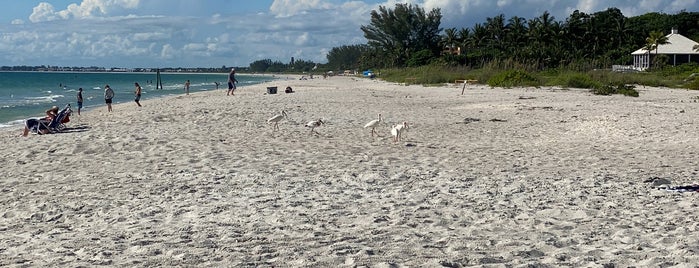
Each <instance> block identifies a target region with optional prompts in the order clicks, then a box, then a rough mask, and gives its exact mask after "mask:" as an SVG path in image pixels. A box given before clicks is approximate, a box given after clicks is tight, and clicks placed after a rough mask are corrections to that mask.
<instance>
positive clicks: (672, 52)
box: [631, 29, 699, 71]
mask: <svg viewBox="0 0 699 268" xmlns="http://www.w3.org/2000/svg"><path fill="white" fill-rule="evenodd" d="M665 37H667V41H668V42H669V43H668V44H664V45H658V49H657V54H658V55H660V54H664V55H667V56H668V57H669V58H670V61H669V62H668V63H669V64H672V66H676V65H680V64H683V63H690V62H696V63H699V51H696V50H694V46H696V45H699V43H697V42H695V41H693V40H692V39H689V38H687V37H684V36H683V35H681V34H679V33H677V29H672V32H670V34H668V35H666V36H665ZM631 55H633V68H634V69H636V70H640V71H643V70H646V69H648V68H649V67H650V63H651V60H652V59H653V57H655V55H656V50H655V49H652V50H651V51H650V53H648V50H645V49H643V48H641V49H639V50H636V51H634V52H633V53H631Z"/></svg>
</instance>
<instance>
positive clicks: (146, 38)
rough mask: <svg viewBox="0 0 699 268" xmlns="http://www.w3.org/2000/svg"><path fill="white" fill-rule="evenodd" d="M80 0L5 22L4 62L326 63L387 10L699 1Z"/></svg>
mask: <svg viewBox="0 0 699 268" xmlns="http://www.w3.org/2000/svg"><path fill="white" fill-rule="evenodd" d="M73 1H74V2H76V4H71V5H69V6H66V7H56V6H53V5H51V4H49V3H40V4H37V5H36V7H34V9H33V12H31V15H30V16H29V17H28V18H22V19H17V20H14V21H12V24H6V25H2V24H0V61H3V62H5V63H4V64H9V65H42V64H49V65H63V66H92V65H96V66H122V67H151V66H153V65H157V66H183V67H184V66H198V67H207V66H221V65H227V66H245V65H247V64H249V63H251V62H253V61H256V60H261V59H272V60H280V61H283V62H287V61H288V60H289V59H290V58H291V57H292V56H293V57H295V58H296V59H303V60H311V61H315V62H325V60H326V58H325V55H326V53H327V51H329V50H330V49H332V48H333V47H337V46H342V45H352V44H362V43H365V42H366V40H365V39H364V37H363V33H362V31H361V30H360V29H359V28H360V26H361V25H367V24H368V23H369V19H370V17H369V14H370V12H371V10H372V9H374V8H377V7H378V6H379V5H382V6H386V7H388V8H393V7H394V6H395V4H396V3H410V4H417V5H419V6H421V7H423V8H424V9H425V10H426V11H429V10H431V9H432V8H440V9H441V11H442V14H443V18H442V28H450V27H456V28H460V27H472V26H473V24H474V23H481V22H484V21H485V19H486V18H487V17H494V16H497V15H499V14H504V15H505V17H506V18H510V17H512V16H520V17H523V18H534V17H538V16H540V15H541V14H542V13H543V12H544V11H549V12H550V13H551V15H552V16H554V17H555V19H556V20H559V21H561V20H565V19H566V18H567V16H568V15H570V13H571V12H572V11H573V10H576V9H579V10H581V11H583V12H586V13H593V12H597V11H602V10H605V9H607V8H608V7H618V8H619V9H620V10H622V12H624V15H626V16H636V15H640V14H644V13H647V12H658V11H659V12H665V13H673V12H677V11H679V10H682V9H688V10H690V11H695V10H696V7H697V1H699V0H667V1H657V0H640V1H638V0H611V1H603V0H577V1H573V0H570V1H568V0H409V1H404V0H386V1H384V2H382V3H375V2H373V3H368V2H365V1H359V0H355V1H344V0H296V1H294V0H274V1H269V2H271V3H272V4H271V5H269V6H267V7H263V8H260V9H259V10H254V11H250V12H248V13H236V12H238V10H239V9H236V8H230V9H229V8H226V7H228V6H232V5H231V2H236V1H239V2H242V1H243V0H236V1H231V0H207V1H200V0H148V1H138V0H82V1H80V0H73ZM661 2H662V3H661ZM250 3H252V2H250ZM254 3H257V4H259V2H254ZM207 5H208V6H207ZM250 5H252V4H250ZM194 6H199V7H197V8H193V7H194ZM25 20H26V21H28V22H29V23H24V21H25Z"/></svg>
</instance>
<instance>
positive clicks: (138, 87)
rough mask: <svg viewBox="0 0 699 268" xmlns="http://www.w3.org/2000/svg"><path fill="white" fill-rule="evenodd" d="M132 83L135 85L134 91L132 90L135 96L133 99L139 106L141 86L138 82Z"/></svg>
mask: <svg viewBox="0 0 699 268" xmlns="http://www.w3.org/2000/svg"><path fill="white" fill-rule="evenodd" d="M134 85H135V86H136V91H134V93H135V94H136V98H135V99H134V100H135V101H136V104H138V107H141V103H140V101H141V86H140V85H139V84H138V83H134Z"/></svg>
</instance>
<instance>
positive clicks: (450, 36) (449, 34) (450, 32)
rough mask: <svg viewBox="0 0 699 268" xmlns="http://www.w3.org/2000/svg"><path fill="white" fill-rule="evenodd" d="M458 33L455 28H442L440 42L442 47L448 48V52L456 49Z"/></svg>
mask: <svg viewBox="0 0 699 268" xmlns="http://www.w3.org/2000/svg"><path fill="white" fill-rule="evenodd" d="M458 39H459V38H458V35H457V32H456V28H449V29H445V30H444V35H443V36H442V43H443V45H444V48H447V49H449V54H452V53H454V51H456V44H457V43H458Z"/></svg>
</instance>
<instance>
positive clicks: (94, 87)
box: [92, 87, 102, 89]
mask: <svg viewBox="0 0 699 268" xmlns="http://www.w3.org/2000/svg"><path fill="white" fill-rule="evenodd" d="M92 89H102V88H100V87H93V88H92Z"/></svg>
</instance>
